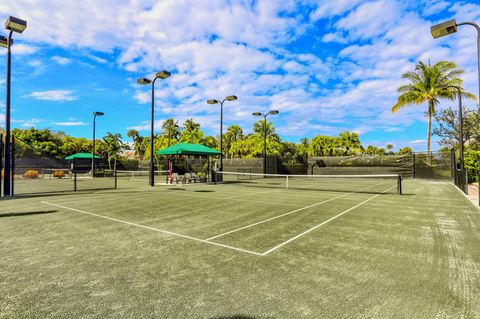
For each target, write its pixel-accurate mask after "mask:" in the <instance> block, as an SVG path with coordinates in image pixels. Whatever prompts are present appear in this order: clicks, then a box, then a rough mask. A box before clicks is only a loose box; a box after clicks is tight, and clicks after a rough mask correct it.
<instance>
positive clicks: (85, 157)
mask: <svg viewBox="0 0 480 319" xmlns="http://www.w3.org/2000/svg"><path fill="white" fill-rule="evenodd" d="M65 159H66V160H68V161H71V163H70V166H71V167H70V169H71V170H75V171H77V172H81V173H82V172H83V173H84V172H88V171H90V170H91V169H92V153H76V154H72V155H70V156H67V157H65ZM97 159H102V157H100V156H98V155H95V162H97ZM96 166H97V165H96Z"/></svg>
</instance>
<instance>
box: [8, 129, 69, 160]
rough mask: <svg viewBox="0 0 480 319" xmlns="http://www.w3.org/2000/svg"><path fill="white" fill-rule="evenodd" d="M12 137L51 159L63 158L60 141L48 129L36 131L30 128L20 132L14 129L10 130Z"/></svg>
mask: <svg viewBox="0 0 480 319" xmlns="http://www.w3.org/2000/svg"><path fill="white" fill-rule="evenodd" d="M12 135H14V136H15V137H17V138H19V139H20V140H22V141H23V142H25V143H26V144H27V145H30V146H31V147H33V148H34V149H36V150H39V152H40V153H43V154H46V155H48V156H52V157H64V155H65V154H64V153H63V152H62V150H61V149H60V146H61V144H62V141H61V139H60V138H59V137H58V136H57V135H55V134H54V133H53V132H52V131H50V130H49V129H42V130H38V129H35V128H33V127H32V128H29V129H26V130H21V129H18V128H15V129H13V130H12Z"/></svg>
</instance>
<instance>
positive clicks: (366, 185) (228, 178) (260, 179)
mask: <svg viewBox="0 0 480 319" xmlns="http://www.w3.org/2000/svg"><path fill="white" fill-rule="evenodd" d="M216 174H217V180H219V181H222V183H223V184H225V185H238V186H246V187H259V188H283V189H287V190H305V191H329V192H355V193H368V194H380V193H390V194H395V193H396V194H402V178H401V176H400V175H397V174H382V175H281V174H257V173H248V172H216Z"/></svg>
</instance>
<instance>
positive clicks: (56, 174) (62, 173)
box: [52, 170, 65, 178]
mask: <svg viewBox="0 0 480 319" xmlns="http://www.w3.org/2000/svg"><path fill="white" fill-rule="evenodd" d="M52 176H53V177H58V178H62V177H65V172H64V171H62V170H56V171H55V172H53V174H52Z"/></svg>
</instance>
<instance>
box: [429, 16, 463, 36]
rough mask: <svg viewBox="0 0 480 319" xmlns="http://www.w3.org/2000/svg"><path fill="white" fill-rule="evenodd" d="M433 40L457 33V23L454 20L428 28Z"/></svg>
mask: <svg viewBox="0 0 480 319" xmlns="http://www.w3.org/2000/svg"><path fill="white" fill-rule="evenodd" d="M430 31H431V32H432V36H433V38H434V39H437V38H440V37H444V36H446V35H449V34H452V33H455V32H457V22H456V21H455V19H452V20H448V21H445V22H442V23H439V24H436V25H434V26H432V27H431V28H430Z"/></svg>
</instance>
